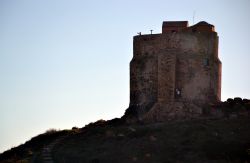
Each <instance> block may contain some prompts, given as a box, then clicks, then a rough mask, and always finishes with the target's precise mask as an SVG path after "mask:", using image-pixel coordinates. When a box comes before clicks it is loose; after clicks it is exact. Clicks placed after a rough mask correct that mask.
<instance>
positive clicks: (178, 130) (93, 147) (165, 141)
mask: <svg viewBox="0 0 250 163" xmlns="http://www.w3.org/2000/svg"><path fill="white" fill-rule="evenodd" d="M249 124H250V119H247V118H237V119H221V120H211V119H210V120H209V119H206V120H205V119H203V120H190V121H182V122H171V123H158V124H150V125H133V126H125V125H123V126H108V125H103V126H102V125H100V126H96V127H91V128H89V129H86V130H82V131H79V133H78V134H75V135H72V136H70V137H68V138H66V139H65V140H64V141H63V142H61V143H59V144H57V145H56V146H55V148H54V150H53V156H54V160H55V161H56V162H86V163H88V162H92V163H110V162H114V163H115V162H119V163H128V162H140V163H147V162H148V163H165V162H166V163H167V162H244V161H247V160H248V162H249V161H250V159H249V158H250V125H249Z"/></svg>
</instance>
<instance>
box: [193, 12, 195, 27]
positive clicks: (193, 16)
mask: <svg viewBox="0 0 250 163" xmlns="http://www.w3.org/2000/svg"><path fill="white" fill-rule="evenodd" d="M194 18H195V10H194V12H193V25H194Z"/></svg>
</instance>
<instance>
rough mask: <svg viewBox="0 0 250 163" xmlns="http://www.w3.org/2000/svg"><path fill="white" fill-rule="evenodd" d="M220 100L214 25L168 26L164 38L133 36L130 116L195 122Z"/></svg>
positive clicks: (179, 23)
mask: <svg viewBox="0 0 250 163" xmlns="http://www.w3.org/2000/svg"><path fill="white" fill-rule="evenodd" d="M220 100H221V62H220V60H219V58H218V36H217V33H216V32H215V30H214V26H213V25H211V24H208V23H207V22H204V21H202V22H199V23H197V24H196V25H193V26H188V22H187V21H165V22H163V24H162V33H161V34H147V35H137V36H134V39H133V58H132V60H131V62H130V106H129V108H128V109H127V112H126V114H129V113H131V112H133V113H134V115H136V117H137V118H139V119H145V120H150V121H164V120H168V119H173V118H186V117H193V116H199V115H200V114H202V111H203V110H202V109H203V106H204V105H205V104H208V103H215V102H218V101H220ZM126 114H125V115H126Z"/></svg>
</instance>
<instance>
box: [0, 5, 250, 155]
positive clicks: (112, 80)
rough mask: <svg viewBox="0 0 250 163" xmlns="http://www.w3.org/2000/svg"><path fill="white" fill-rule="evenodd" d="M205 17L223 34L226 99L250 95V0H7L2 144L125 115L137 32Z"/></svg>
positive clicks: (0, 73) (2, 15) (0, 46)
mask: <svg viewBox="0 0 250 163" xmlns="http://www.w3.org/2000/svg"><path fill="white" fill-rule="evenodd" d="M194 11H195V23H197V22H198V21H203V20H205V21H207V22H209V23H211V24H214V25H215V29H216V31H217V32H218V35H219V37H220V45H219V56H220V59H221V61H222V63H223V72H222V75H223V76H222V99H223V100H225V99H227V98H228V97H235V96H240V97H244V98H250V86H249V83H250V75H249V71H250V64H249V61H250V57H249V56H250V45H249V43H250V30H249V29H250V18H249V17H250V1H249V0H209V1H202V0H188V1H187V0H174V1H173V0H171V1H169V0H105V1H101V0H99V1H97V0H36V1H35V0H1V1H0V152H2V151H3V150H6V149H8V148H10V147H12V146H16V145H19V144H20V143H24V142H25V141H26V140H28V139H30V138H31V137H33V136H35V135H37V134H40V133H42V132H44V131H45V130H46V129H49V128H60V129H65V128H71V127H73V126H78V127H82V126H84V125H85V124H86V123H88V122H91V121H96V120H98V119H101V118H102V119H111V118H114V117H120V116H122V114H123V113H124V111H125V109H126V108H127V107H128V105H129V62H130V60H131V58H132V38H133V36H134V35H136V33H137V32H142V33H149V32H150V31H149V30H150V29H153V30H154V31H153V32H154V33H160V32H161V25H162V21H164V20H188V21H189V24H190V25H192V24H193V19H192V17H193V13H194Z"/></svg>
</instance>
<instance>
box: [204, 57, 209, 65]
mask: <svg viewBox="0 0 250 163" xmlns="http://www.w3.org/2000/svg"><path fill="white" fill-rule="evenodd" d="M204 66H209V59H208V58H206V59H205V60H204Z"/></svg>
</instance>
